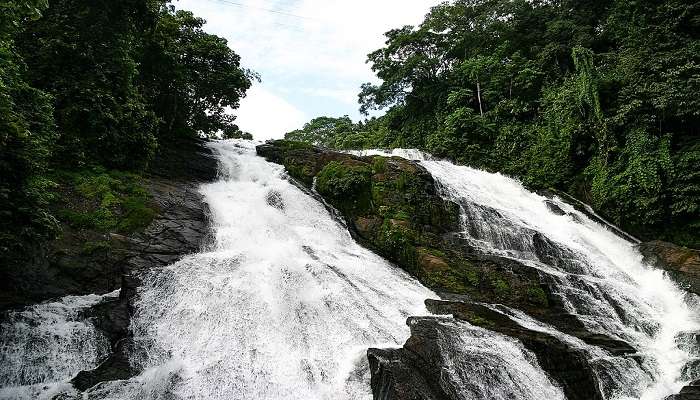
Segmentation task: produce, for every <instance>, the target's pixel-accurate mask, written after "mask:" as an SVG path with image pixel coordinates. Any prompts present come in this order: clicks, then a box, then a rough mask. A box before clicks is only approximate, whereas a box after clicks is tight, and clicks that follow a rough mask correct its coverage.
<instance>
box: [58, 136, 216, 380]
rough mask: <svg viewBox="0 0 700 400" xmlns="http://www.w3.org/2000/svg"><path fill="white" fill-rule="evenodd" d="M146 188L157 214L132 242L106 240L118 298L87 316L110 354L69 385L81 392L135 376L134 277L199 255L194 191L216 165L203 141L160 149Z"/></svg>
mask: <svg viewBox="0 0 700 400" xmlns="http://www.w3.org/2000/svg"><path fill="white" fill-rule="evenodd" d="M154 166H157V167H155V168H153V169H152V171H151V176H150V177H149V178H148V189H149V192H150V193H151V195H152V196H153V199H154V201H155V202H156V203H157V205H158V210H160V212H159V214H158V215H157V216H156V217H155V218H154V219H153V221H152V222H151V224H150V225H149V226H148V227H147V228H146V229H145V230H144V231H143V232H141V233H138V234H136V235H133V236H132V237H124V236H119V235H114V234H113V235H111V236H112V240H114V241H116V242H117V243H118V246H114V248H117V249H119V251H118V253H117V254H118V256H117V257H118V260H119V261H118V262H117V263H116V265H117V267H118V268H119V273H120V274H121V291H120V294H119V298H118V299H116V300H113V301H110V302H106V303H103V304H99V305H97V306H95V307H93V309H92V310H91V311H90V314H91V316H92V317H93V322H94V323H95V326H96V327H97V328H98V329H100V330H102V331H103V332H104V333H105V334H106V335H107V337H108V338H109V339H110V343H111V346H112V354H111V355H110V356H109V357H108V358H107V359H106V360H105V361H104V362H102V363H101V364H100V365H99V366H98V367H97V368H96V369H94V370H91V371H82V372H80V373H79V374H78V375H77V376H76V377H75V378H74V379H73V380H72V381H71V382H72V383H73V385H74V386H75V387H76V388H77V389H78V390H81V391H84V390H86V389H88V388H90V387H92V386H94V385H96V384H98V383H100V382H104V381H111V380H119V379H128V378H130V377H132V376H134V375H136V374H138V373H139V372H140V371H137V370H135V369H134V368H133V367H132V366H131V364H130V363H129V354H130V352H131V351H133V341H132V338H131V337H130V332H129V323H130V320H131V315H133V313H134V302H135V300H136V295H137V289H138V287H139V286H140V285H141V281H140V279H139V276H140V274H141V273H142V272H145V271H147V270H149V269H154V268H159V267H163V266H167V265H169V264H172V263H174V262H176V261H178V260H179V259H181V258H182V257H183V256H184V255H187V254H191V253H195V252H197V251H198V250H201V248H202V247H203V245H204V244H205V243H206V241H207V240H208V235H209V232H210V231H209V227H208V219H207V208H206V205H205V204H204V203H203V199H202V196H201V194H200V193H199V192H198V186H199V185H200V184H201V183H203V182H208V181H212V180H213V179H214V178H215V177H216V173H217V161H216V158H215V157H214V156H213V154H212V153H211V151H210V150H209V149H208V148H206V147H205V146H204V143H203V142H193V143H192V142H190V143H187V142H186V143H179V144H176V145H175V146H173V147H169V148H166V149H164V151H162V152H161V153H160V154H159V156H158V157H157V158H156V160H155V161H154Z"/></svg>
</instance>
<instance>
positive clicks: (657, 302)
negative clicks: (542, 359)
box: [356, 149, 700, 400]
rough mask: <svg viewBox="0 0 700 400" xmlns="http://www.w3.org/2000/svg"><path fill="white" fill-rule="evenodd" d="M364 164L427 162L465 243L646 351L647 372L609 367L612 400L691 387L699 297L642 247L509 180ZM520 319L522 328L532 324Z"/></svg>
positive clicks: (413, 154)
mask: <svg viewBox="0 0 700 400" xmlns="http://www.w3.org/2000/svg"><path fill="white" fill-rule="evenodd" d="M356 154H359V155H373V154H380V155H393V156H399V157H402V158H408V159H412V160H417V161H420V163H421V164H422V165H423V166H424V167H425V168H426V169H427V170H428V171H429V172H430V173H431V174H432V175H433V177H434V178H435V180H436V181H437V182H438V183H439V184H440V185H441V186H442V192H443V195H444V196H445V197H446V198H449V199H451V200H453V201H455V202H456V203H458V204H460V206H461V207H462V214H463V220H464V221H463V224H464V236H465V238H466V239H467V240H468V241H469V242H470V243H471V244H472V245H473V246H475V247H476V248H479V249H481V250H482V251H484V252H486V253H492V254H497V255H501V256H506V257H510V258H514V259H518V260H520V261H522V262H523V263H525V264H527V265H531V266H532V267H534V268H538V269H540V270H541V271H543V272H545V273H548V274H549V275H550V276H551V279H553V280H554V282H555V283H556V288H557V290H558V291H559V293H558V294H559V296H560V297H561V300H562V301H563V302H564V304H565V305H566V308H567V311H569V312H570V313H572V314H575V315H576V316H577V317H578V318H579V319H580V320H581V321H582V322H583V323H584V324H585V325H586V327H587V328H588V329H590V330H591V331H593V332H598V333H603V334H606V335H609V336H611V337H614V338H619V339H622V340H625V341H627V342H629V343H630V344H632V345H633V346H634V347H635V348H636V349H638V351H639V355H641V356H642V365H641V367H640V366H637V365H636V363H632V364H631V365H630V364H629V360H627V361H626V363H625V364H622V365H617V366H616V365H614V364H612V365H609V368H613V369H615V368H616V367H617V372H619V373H620V374H619V375H617V376H612V377H610V380H611V381H609V382H604V383H605V386H606V387H605V389H606V395H607V397H608V398H610V399H642V400H656V399H664V398H665V397H666V396H668V395H670V394H674V393H677V392H678V391H679V390H680V389H681V387H683V386H684V385H685V384H687V383H688V382H687V381H684V380H683V378H682V375H681V370H682V368H683V366H684V365H685V364H686V363H687V362H688V361H690V360H691V359H692V354H691V352H689V351H688V347H692V346H691V345H690V343H687V342H686V343H683V335H684V334H685V333H688V332H695V331H697V330H698V329H700V322H699V320H698V318H699V316H700V314H699V313H698V310H697V308H696V307H694V306H693V305H692V304H695V302H689V301H688V300H689V299H688V296H690V295H688V294H687V293H686V292H684V291H683V290H681V289H679V288H678V287H677V286H676V285H675V284H674V283H673V282H672V281H671V279H670V278H669V277H668V276H666V275H665V273H664V272H663V271H661V270H659V269H655V268H652V267H651V266H649V265H645V264H644V263H643V261H642V256H641V254H640V253H639V252H638V251H637V250H636V249H635V248H634V245H633V243H631V242H629V241H627V240H625V239H622V238H620V237H618V236H617V235H615V234H614V233H613V232H611V231H610V230H608V229H606V227H604V226H602V225H600V224H598V223H596V222H593V221H592V220H590V219H589V218H588V217H587V216H586V215H585V214H583V213H581V212H579V211H577V210H576V209H575V208H574V207H572V206H571V205H569V204H567V203H566V202H563V201H561V200H560V199H557V198H555V199H553V200H551V201H552V202H553V203H554V204H555V205H556V206H557V207H559V209H560V210H561V211H563V212H564V213H563V214H562V213H561V212H554V211H552V210H551V209H550V207H548V206H547V203H546V201H547V199H546V198H545V197H543V196H540V195H538V194H536V193H533V192H530V191H528V190H527V189H525V188H524V187H523V186H522V184H520V182H518V181H516V180H514V179H511V178H508V177H506V176H503V175H500V174H492V173H488V172H485V171H481V170H477V169H473V168H469V167H465V166H458V165H455V164H452V163H450V162H448V161H440V160H434V159H432V158H431V157H430V156H429V155H426V154H424V153H421V152H419V151H416V150H403V149H394V150H392V151H391V152H384V151H378V150H372V151H363V152H356ZM535 233H538V234H539V235H540V236H539V237H544V238H546V240H548V241H549V242H550V243H551V244H552V245H553V247H555V248H556V249H559V250H563V251H561V252H559V253H558V254H557V260H556V262H553V261H552V260H550V259H547V257H546V255H545V257H543V254H542V251H538V249H537V246H538V243H536V239H535V235H534V234H535ZM520 317H521V318H520V321H519V322H521V323H523V324H525V323H530V324H532V321H529V322H526V321H525V320H523V319H522V316H520ZM514 319H516V320H518V316H515V317H514ZM529 327H530V328H532V326H529ZM543 329H545V328H543V327H541V326H540V328H538V330H543ZM598 356H599V355H598ZM613 362H625V361H623V360H617V361H613Z"/></svg>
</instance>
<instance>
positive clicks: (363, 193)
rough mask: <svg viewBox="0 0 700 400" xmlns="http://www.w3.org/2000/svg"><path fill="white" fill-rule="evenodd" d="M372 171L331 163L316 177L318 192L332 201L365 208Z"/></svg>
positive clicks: (363, 167) (361, 167)
mask: <svg viewBox="0 0 700 400" xmlns="http://www.w3.org/2000/svg"><path fill="white" fill-rule="evenodd" d="M371 176H372V171H371V170H370V169H369V168H367V167H365V166H348V165H344V164H341V163H339V162H337V161H331V162H330V163H328V164H326V166H325V167H323V169H322V170H321V171H320V172H319V173H318V175H317V176H316V190H318V192H319V193H321V194H322V195H325V196H329V197H330V198H332V199H337V200H340V201H342V202H343V203H349V204H352V203H353V202H357V201H360V202H362V203H363V204H362V205H363V206H364V205H365V204H364V203H366V202H367V201H368V199H369V191H370V182H371Z"/></svg>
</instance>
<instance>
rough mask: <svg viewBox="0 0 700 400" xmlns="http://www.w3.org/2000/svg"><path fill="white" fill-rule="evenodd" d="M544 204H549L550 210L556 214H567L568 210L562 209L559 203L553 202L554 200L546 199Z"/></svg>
mask: <svg viewBox="0 0 700 400" xmlns="http://www.w3.org/2000/svg"><path fill="white" fill-rule="evenodd" d="M544 204H545V205H546V206H547V208H548V209H549V211H551V212H552V213H554V214H556V215H565V214H566V212H565V211H564V210H562V209H561V207H559V206H558V205H557V203H555V202H553V201H552V200H549V199H547V200H545V201H544Z"/></svg>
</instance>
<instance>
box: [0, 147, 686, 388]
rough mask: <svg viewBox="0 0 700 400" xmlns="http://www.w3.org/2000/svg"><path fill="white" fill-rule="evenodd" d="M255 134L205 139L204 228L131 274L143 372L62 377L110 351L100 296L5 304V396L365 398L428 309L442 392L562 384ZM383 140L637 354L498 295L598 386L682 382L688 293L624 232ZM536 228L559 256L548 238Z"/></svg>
mask: <svg viewBox="0 0 700 400" xmlns="http://www.w3.org/2000/svg"><path fill="white" fill-rule="evenodd" d="M254 146H255V143H252V142H249V141H240V140H229V141H220V142H214V143H212V144H211V147H212V149H213V150H214V151H215V153H216V154H217V156H218V158H219V161H220V173H219V178H218V179H217V180H216V181H215V182H213V183H210V184H206V185H203V186H202V187H201V192H202V194H203V195H204V198H205V201H206V203H207V204H208V206H209V209H210V211H211V223H212V230H213V233H214V240H213V243H212V244H211V245H210V246H208V247H207V248H206V249H204V250H203V251H201V252H200V253H198V254H194V255H191V256H188V257H186V258H184V259H183V260H181V261H179V262H177V263H175V264H172V265H170V266H167V267H164V268H160V269H157V270H152V271H148V272H147V273H145V274H144V276H142V277H141V278H142V280H143V286H142V287H141V288H140V289H139V295H138V300H137V302H136V304H135V307H136V314H135V315H134V316H133V318H132V325H131V329H132V331H133V334H134V341H135V345H134V347H135V348H136V349H137V351H134V353H133V354H132V359H131V360H130V361H131V363H132V364H133V365H134V366H135V367H138V368H139V369H140V370H141V371H143V372H142V373H141V374H140V375H138V376H136V377H134V378H131V379H128V380H124V381H113V382H105V383H101V384H98V385H96V386H95V387H93V388H91V389H89V390H88V391H87V392H86V393H76V392H75V390H74V389H72V388H70V384H69V383H68V382H69V381H70V379H71V378H72V377H73V376H74V375H75V373H76V372H78V371H80V370H83V369H90V368H94V367H95V366H96V365H97V364H98V363H99V361H101V360H102V359H103V358H104V357H105V355H106V352H107V350H108V343H107V341H106V339H105V338H104V337H102V336H101V334H100V333H99V332H97V331H95V329H94V328H93V327H92V325H91V324H90V323H89V321H86V320H85V318H84V315H83V313H82V311H83V310H85V309H86V308H88V307H90V306H92V305H94V304H96V303H97V302H99V301H100V298H101V297H100V296H94V295H92V296H84V297H68V298H64V299H62V300H60V301H58V302H52V303H46V304H41V305H37V306H34V307H30V308H28V309H26V310H22V311H17V312H14V313H11V317H10V318H8V319H6V322H4V323H3V324H2V331H1V332H0V340H1V342H0V343H1V345H2V347H1V348H0V350H1V351H2V355H0V361H2V364H3V371H2V372H0V399H30V398H44V399H52V398H54V397H55V396H57V395H59V396H60V398H62V399H115V400H117V399H365V400H369V399H371V398H372V394H371V392H370V388H369V371H368V363H367V360H366V357H365V352H366V350H367V348H369V347H380V348H381V347H399V346H401V345H402V344H403V343H404V342H405V341H406V339H407V338H408V337H409V334H410V330H409V327H408V326H407V325H406V320H407V318H408V317H411V316H423V317H422V318H433V319H435V321H437V323H439V324H441V326H442V328H443V331H444V332H449V333H450V334H449V335H446V336H440V337H439V338H438V339H437V340H438V342H437V344H438V346H439V347H440V348H441V356H442V357H443V358H444V359H443V360H442V361H443V364H444V365H445V366H446V368H445V371H444V372H445V374H444V376H443V377H442V379H443V381H444V382H441V384H442V385H443V386H444V387H445V388H447V389H446V390H448V391H449V392H450V393H451V395H452V396H453V397H454V398H456V399H481V398H488V399H503V400H506V399H523V400H540V399H553V400H557V399H561V400H563V399H564V398H565V397H564V395H563V393H562V390H561V389H560V388H559V387H558V386H557V385H556V383H554V382H553V381H552V380H551V379H550V377H548V376H547V374H546V373H545V372H544V371H543V370H542V369H541V368H540V367H539V365H538V363H537V359H536V357H535V356H534V354H532V353H531V352H530V351H528V350H527V349H526V348H525V347H524V346H523V345H522V344H521V343H520V342H518V341H517V340H515V339H513V338H510V337H508V336H504V335H501V334H498V333H494V332H491V331H489V330H486V329H482V328H479V327H475V326H472V325H470V324H468V323H466V322H463V321H458V320H455V319H452V318H449V317H435V316H430V315H429V313H428V311H427V310H426V308H425V305H424V300H425V299H426V298H437V295H436V294H435V293H433V292H432V291H430V290H429V289H427V288H425V287H424V286H422V285H421V284H420V283H419V282H417V281H416V280H415V279H413V278H412V277H410V276H409V275H407V274H406V273H405V272H403V271H402V270H400V269H399V268H397V267H396V266H394V265H392V264H391V263H389V262H387V261H386V260H384V259H382V258H381V257H379V256H377V255H375V254H374V253H372V252H371V251H369V250H367V249H365V248H363V247H361V246H359V245H358V244H357V243H356V242H355V241H354V240H353V239H352V237H351V236H350V234H349V233H348V231H347V229H346V228H345V226H344V225H343V222H342V221H339V220H338V219H337V218H335V217H334V214H333V213H332V212H330V211H329V210H328V209H327V207H326V206H325V205H324V204H323V203H322V202H321V201H319V200H318V199H317V198H316V197H315V196H313V195H312V193H309V192H308V191H307V190H306V189H303V188H300V187H297V186H296V185H294V184H293V183H292V182H291V181H290V180H289V179H288V177H287V175H286V172H285V171H284V168H283V167H282V166H279V165H276V164H272V163H269V162H267V161H265V160H263V159H262V158H260V157H257V156H256V155H255V147H254ZM395 155H400V156H404V157H406V158H411V159H419V160H421V161H420V162H421V163H422V164H423V165H424V166H425V168H427V169H428V170H429V171H430V172H431V173H432V174H433V176H434V177H435V179H436V181H437V182H438V183H439V184H440V185H441V187H442V189H443V194H444V196H445V197H448V198H450V199H452V200H454V201H455V202H457V203H458V204H459V205H460V206H461V207H462V217H463V228H464V229H463V230H464V232H462V236H463V238H464V240H465V241H467V242H468V243H469V244H470V245H471V246H473V247H474V248H477V249H479V250H480V251H483V252H486V253H492V254H498V255H501V256H506V257H511V258H514V259H517V260H520V261H521V262H523V263H525V264H526V265H529V266H532V267H533V268H537V269H538V270H539V271H541V272H542V274H543V275H544V276H547V277H549V279H552V280H553V282H555V283H556V288H557V290H558V292H557V294H558V296H560V297H561V300H562V303H563V304H565V306H566V307H567V310H568V311H569V312H571V313H572V314H575V315H577V316H578V317H579V318H580V319H581V320H582V321H583V323H584V324H585V325H586V327H587V328H588V329H590V330H591V331H593V332H600V333H604V334H607V335H609V336H612V337H616V338H620V339H622V340H625V341H628V342H629V343H631V344H632V345H634V346H635V348H637V349H638V350H639V353H640V354H639V356H640V357H639V359H640V360H641V361H640V363H636V362H633V363H632V364H633V365H631V364H629V362H630V361H629V360H630V359H628V358H626V359H624V360H622V359H620V358H619V357H612V356H610V355H609V354H607V353H606V352H605V351H603V350H601V349H599V348H596V347H594V346H589V345H586V344H585V343H583V342H581V341H580V340H578V339H576V338H574V337H571V336H569V335H567V334H565V333H562V332H558V331H557V330H556V328H554V327H552V326H549V325H547V324H544V323H542V322H540V321H537V320H535V319H533V318H531V317H529V316H527V315H526V314H524V313H522V312H520V311H518V310H513V309H509V308H507V307H503V306H498V305H494V306H491V307H493V309H494V310H496V311H498V312H501V313H503V314H505V315H508V316H509V317H510V318H512V319H513V320H514V321H516V322H517V323H519V324H521V325H522V326H524V327H527V328H528V329H533V330H538V331H542V332H547V333H550V334H552V335H554V336H556V337H558V338H561V340H564V341H567V343H571V344H572V345H575V346H579V347H581V348H584V349H586V351H587V352H588V354H589V355H590V357H591V358H592V359H595V360H597V361H596V362H598V363H599V364H600V365H601V366H602V367H605V368H607V369H609V370H611V371H614V373H611V374H610V375H611V378H610V379H608V380H607V381H608V385H609V388H607V389H606V393H607V394H608V396H607V398H608V399H611V400H612V399H616V400H623V399H632V398H641V399H645V400H651V399H654V400H657V399H663V398H664V397H665V395H667V394H671V393H674V392H676V391H677V390H678V389H680V387H681V386H682V385H683V384H684V381H683V378H682V377H681V369H682V367H683V365H685V363H686V362H687V361H688V360H689V358H690V354H689V353H688V350H687V349H686V348H685V347H682V346H680V345H679V343H680V342H679V340H678V338H679V337H681V336H682V334H683V333H685V332H690V331H695V330H697V329H698V323H697V321H696V319H695V317H694V315H697V313H696V310H695V309H694V308H693V307H692V306H691V305H689V303H688V302H687V299H685V298H684V293H683V292H682V291H681V290H680V289H678V288H677V287H675V286H674V285H673V283H672V282H671V281H670V280H668V279H667V277H665V276H664V274H663V273H662V272H660V271H658V270H655V269H653V268H651V267H649V266H647V265H644V263H643V262H642V260H641V256H640V255H639V254H638V253H637V251H636V250H635V249H634V248H633V246H632V244H631V243H629V242H627V241H625V240H624V239H621V238H620V237H618V236H616V235H614V234H613V233H611V232H609V231H608V230H606V229H605V227H603V226H601V225H598V224H597V223H595V222H593V221H591V220H589V219H588V218H587V217H586V216H585V215H583V214H582V213H580V212H578V211H576V210H575V209H574V208H573V207H572V206H570V205H568V204H566V203H565V202H563V201H560V200H558V199H554V200H552V201H553V202H554V203H555V204H556V206H557V207H558V208H559V209H560V211H562V212H561V213H555V212H553V211H552V210H551V209H550V208H549V207H551V205H550V206H548V205H547V203H546V202H545V200H546V199H545V198H543V197H541V196H538V195H536V194H533V193H531V192H528V191H527V190H525V189H524V188H523V187H522V186H521V185H520V184H519V183H518V182H517V181H514V180H512V179H509V178H506V177H503V176H500V175H498V174H489V173H486V172H483V171H478V170H474V169H470V168H467V167H460V166H455V165H453V164H450V163H448V162H444V161H435V160H431V159H430V158H429V157H426V156H424V155H423V154H422V153H420V152H418V151H400V150H398V151H396V153H395ZM538 235H539V236H538ZM543 241H544V242H545V243H546V244H547V246H546V250H547V251H550V252H557V254H556V255H557V256H558V257H559V258H558V260H561V262H557V261H555V259H554V257H551V254H550V253H547V252H543V250H542V244H541V243H540V242H543ZM548 255H549V256H550V257H548ZM412 320H415V319H410V320H409V321H412ZM595 360H594V361H595ZM625 362H627V364H625ZM602 367H601V368H602Z"/></svg>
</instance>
